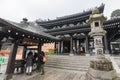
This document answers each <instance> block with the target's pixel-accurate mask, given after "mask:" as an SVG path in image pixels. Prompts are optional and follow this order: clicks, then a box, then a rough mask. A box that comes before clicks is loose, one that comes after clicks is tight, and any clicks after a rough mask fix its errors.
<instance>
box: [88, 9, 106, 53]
mask: <svg viewBox="0 0 120 80" xmlns="http://www.w3.org/2000/svg"><path fill="white" fill-rule="evenodd" d="M105 20H106V17H104V15H103V14H102V13H101V14H100V13H99V10H98V9H97V8H96V9H95V10H94V11H93V12H92V15H91V16H90V18H89V19H88V20H87V23H88V24H90V26H91V32H89V35H90V36H91V37H93V38H94V48H95V55H100V54H103V53H104V51H103V40H102V38H103V36H104V35H105V34H106V31H105V30H104V29H103V22H104V21H105Z"/></svg>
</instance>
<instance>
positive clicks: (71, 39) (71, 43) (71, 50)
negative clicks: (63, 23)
mask: <svg viewBox="0 0 120 80" xmlns="http://www.w3.org/2000/svg"><path fill="white" fill-rule="evenodd" d="M70 54H73V37H72V35H71V37H70Z"/></svg>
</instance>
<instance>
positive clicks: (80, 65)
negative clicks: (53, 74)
mask: <svg viewBox="0 0 120 80" xmlns="http://www.w3.org/2000/svg"><path fill="white" fill-rule="evenodd" d="M93 58H95V57H88V56H61V55H60V56H56V55H53V56H47V62H46V64H45V66H46V67H52V68H59V69H67V70H75V71H87V70H88V67H89V62H90V60H92V59H93Z"/></svg>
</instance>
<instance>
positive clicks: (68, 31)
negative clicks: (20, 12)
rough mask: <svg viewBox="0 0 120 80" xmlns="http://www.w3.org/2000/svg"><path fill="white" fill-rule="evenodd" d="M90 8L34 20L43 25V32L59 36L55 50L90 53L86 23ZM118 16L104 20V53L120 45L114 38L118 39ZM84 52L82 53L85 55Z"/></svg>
mask: <svg viewBox="0 0 120 80" xmlns="http://www.w3.org/2000/svg"><path fill="white" fill-rule="evenodd" d="M104 6H105V5H104V4H101V5H100V6H99V7H97V8H98V9H99V12H100V13H103V11H104ZM91 13H92V10H87V11H83V12H82V13H77V14H73V15H68V16H63V17H57V18H56V19H54V20H48V21H39V20H37V21H36V22H37V23H38V24H39V26H42V27H44V28H45V29H46V30H44V32H45V33H49V34H51V35H53V36H57V37H59V38H61V41H59V42H56V50H57V51H58V53H63V54H65V53H77V54H82V53H85V54H90V55H92V53H93V52H94V48H93V44H94V42H93V39H92V38H90V36H89V35H88V33H89V32H90V25H88V24H86V20H87V19H88V18H89V16H90V14H91ZM119 28H120V18H114V19H109V20H107V21H106V22H104V29H105V30H106V31H107V34H106V35H105V36H104V39H103V40H104V41H105V43H104V46H105V47H104V50H105V53H106V54H107V53H109V52H110V53H113V50H114V49H115V48H116V45H117V48H119V51H120V45H119V44H118V42H117V43H116V40H118V39H119V35H120V34H119ZM114 42H115V43H114ZM85 54H84V55H85Z"/></svg>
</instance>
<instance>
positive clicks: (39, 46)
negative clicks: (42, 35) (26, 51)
mask: <svg viewBox="0 0 120 80" xmlns="http://www.w3.org/2000/svg"><path fill="white" fill-rule="evenodd" d="M42 44H43V42H42V41H41V42H39V44H38V54H40V52H41V48H42Z"/></svg>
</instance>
